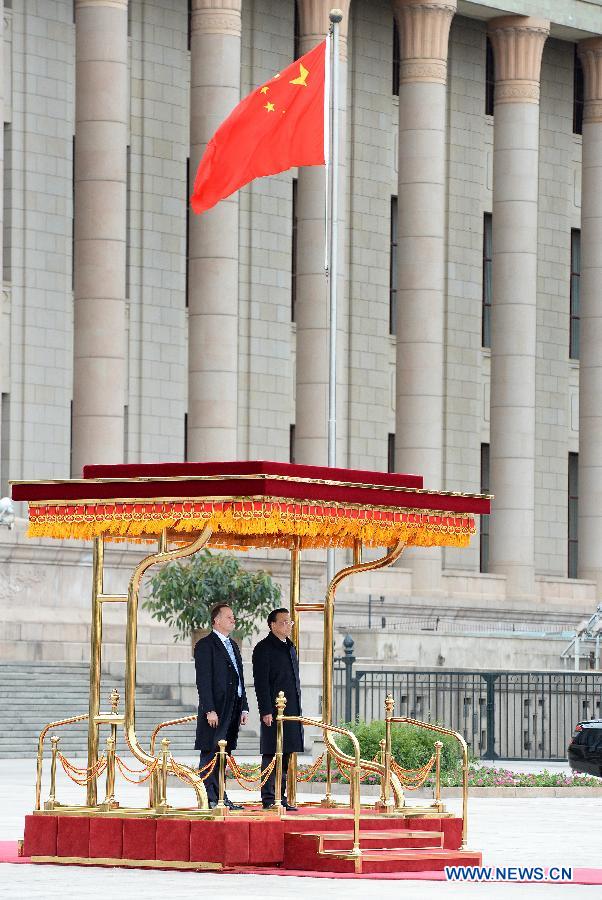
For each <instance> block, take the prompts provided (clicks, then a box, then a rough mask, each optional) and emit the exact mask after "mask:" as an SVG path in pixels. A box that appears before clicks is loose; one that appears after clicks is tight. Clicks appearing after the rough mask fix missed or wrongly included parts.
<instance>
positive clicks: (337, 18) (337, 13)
mask: <svg viewBox="0 0 602 900" xmlns="http://www.w3.org/2000/svg"><path fill="white" fill-rule="evenodd" d="M328 18H329V19H330V21H331V22H332V23H333V24H335V23H336V22H342V21H343V10H342V9H331V10H330V14H329V16H328Z"/></svg>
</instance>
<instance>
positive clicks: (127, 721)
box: [123, 525, 212, 809]
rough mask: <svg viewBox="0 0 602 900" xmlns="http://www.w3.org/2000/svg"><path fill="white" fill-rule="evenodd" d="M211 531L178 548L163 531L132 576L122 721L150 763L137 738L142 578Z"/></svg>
mask: <svg viewBox="0 0 602 900" xmlns="http://www.w3.org/2000/svg"><path fill="white" fill-rule="evenodd" d="M211 533H212V529H211V526H210V525H206V526H205V527H204V528H203V530H202V531H201V533H200V534H199V536H198V537H197V539H196V540H195V541H193V542H192V544H188V545H187V546H185V547H178V548H176V549H175V550H167V536H166V534H165V533H163V534H162V535H161V537H160V541H159V547H160V550H159V552H158V553H153V554H151V555H150V556H147V557H145V558H144V559H143V560H142V561H141V562H140V563H138V565H137V566H136V568H135V570H134V574H133V575H132V578H131V580H130V584H129V588H128V601H127V603H128V606H127V625H126V645H125V712H124V723H123V724H124V731H125V739H126V742H127V745H128V747H129V748H130V750H131V752H132V754H133V755H134V756H135V757H136V759H137V760H139V761H140V762H141V763H144V764H145V765H147V766H150V765H153V763H154V762H155V758H154V757H153V756H151V755H150V754H149V753H147V752H146V751H145V750H144V749H143V748H142V747H141V746H140V744H139V742H138V738H137V737H136V647H137V641H138V594H139V592H140V582H141V580H142V576H143V575H144V573H145V572H146V570H147V569H149V568H150V567H151V566H155V565H157V564H158V563H163V562H171V561H172V560H176V559H184V558H185V557H187V556H192V555H193V554H194V553H197V551H199V550H202V549H203V547H205V546H206V545H207V544H208V543H209V539H210V538H211ZM169 766H170V768H171V761H170V762H169ZM179 768H180V769H185V770H186V772H187V774H188V775H189V776H190V778H191V784H192V786H193V787H194V789H195V791H196V793H197V798H198V799H199V805H201V803H202V806H203V808H205V809H206V808H208V802H207V792H206V790H205V786H204V784H203V782H202V780H201V779H200V778H199V777H198V775H197V774H196V772H195V770H194V769H191V768H189V767H188V766H184V765H180V766H179Z"/></svg>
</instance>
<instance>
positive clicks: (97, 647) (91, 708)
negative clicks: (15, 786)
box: [86, 537, 104, 806]
mask: <svg viewBox="0 0 602 900" xmlns="http://www.w3.org/2000/svg"><path fill="white" fill-rule="evenodd" d="M103 565H104V539H103V538H102V537H97V538H94V547H93V555H92V622H91V626H90V699H89V705H88V769H89V770H91V769H93V767H94V766H95V765H96V763H97V762H98V730H99V724H98V722H97V716H98V714H99V712H100V677H101V662H102V660H101V654H102V603H101V601H100V599H99V598H100V597H101V596H102V590H103ZM97 801H98V795H97V785H96V778H90V780H89V781H88V784H87V786H86V805H87V806H96V804H97Z"/></svg>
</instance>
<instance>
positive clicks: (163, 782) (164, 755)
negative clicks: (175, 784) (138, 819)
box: [155, 738, 169, 812]
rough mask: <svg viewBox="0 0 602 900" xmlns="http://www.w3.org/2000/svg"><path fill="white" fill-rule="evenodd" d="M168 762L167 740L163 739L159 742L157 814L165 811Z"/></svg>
mask: <svg viewBox="0 0 602 900" xmlns="http://www.w3.org/2000/svg"><path fill="white" fill-rule="evenodd" d="M168 762H169V738H163V740H162V741H161V777H160V779H159V786H160V790H159V803H158V805H157V807H155V808H156V809H157V811H158V812H165V810H166V809H167V764H168Z"/></svg>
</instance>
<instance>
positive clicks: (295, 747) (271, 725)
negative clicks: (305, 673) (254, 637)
mask: <svg viewBox="0 0 602 900" xmlns="http://www.w3.org/2000/svg"><path fill="white" fill-rule="evenodd" d="M292 627H293V623H292V621H291V617H290V615H289V611H288V609H274V610H272V612H271V613H270V614H269V616H268V628H269V629H270V633H269V634H268V636H267V637H266V638H264V639H263V640H262V641H259V643H258V644H257V646H256V647H255V649H254V650H253V678H254V680H255V693H256V694H257V705H258V707H259V716H260V718H261V734H260V743H259V749H260V751H261V754H262V755H261V768H262V769H265V768H266V767H267V766H268V765H269V764H270V762H271V761H272V759H273V757H274V754H275V753H276V697H277V696H278V694H279V692H280V691H283V692H284V696H285V697H286V709H285V710H284V714H285V715H287V716H300V715H301V684H300V681H299V660H298V658H297V651H296V650H295V645H294V644H293V642H292V641H291V639H290V635H291V630H292ZM283 739H284V740H283V747H282V791H281V794H280V796H281V801H282V805H283V806H284V807H285V809H295V808H296V807H294V806H290V805H289V803H288V802H287V799H286V775H287V772H288V763H289V759H290V755H291V753H302V752H303V749H304V747H303V726H302V725H301V723H300V722H285V723H284V726H283ZM275 784H276V771H275V769H274V770H273V771H272V774H271V775H270V777H269V778H268V779H267V781H266V783H265V784H264V786H263V787H262V789H261V800H262V803H263V806H264V809H268V808H269V807H270V806H273V805H274V801H275V790H274V788H275Z"/></svg>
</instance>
